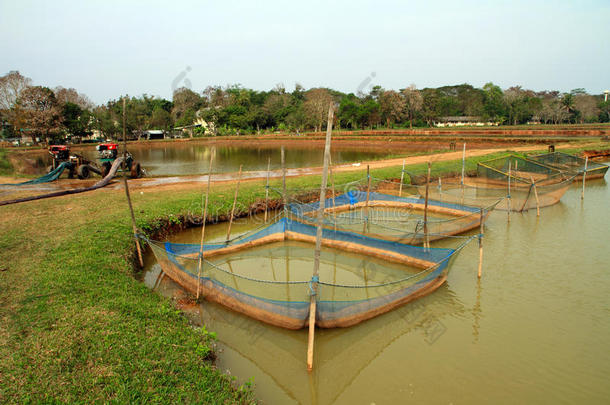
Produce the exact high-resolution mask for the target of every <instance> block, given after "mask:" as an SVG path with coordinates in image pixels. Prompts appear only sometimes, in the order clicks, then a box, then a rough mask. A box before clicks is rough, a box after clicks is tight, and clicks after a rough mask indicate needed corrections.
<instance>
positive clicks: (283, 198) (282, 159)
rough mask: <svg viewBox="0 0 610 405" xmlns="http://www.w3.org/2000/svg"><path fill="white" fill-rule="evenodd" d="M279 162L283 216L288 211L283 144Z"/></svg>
mask: <svg viewBox="0 0 610 405" xmlns="http://www.w3.org/2000/svg"><path fill="white" fill-rule="evenodd" d="M280 162H281V165H282V203H283V204H284V218H285V217H286V213H287V212H288V199H287V197H286V154H285V152H284V145H282V150H281V153H280Z"/></svg>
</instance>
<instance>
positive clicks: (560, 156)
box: [528, 152, 608, 179]
mask: <svg viewBox="0 0 610 405" xmlns="http://www.w3.org/2000/svg"><path fill="white" fill-rule="evenodd" d="M528 159H531V160H534V161H536V162H539V163H541V164H544V165H546V166H549V167H552V168H555V169H557V170H562V171H564V172H567V173H573V174H576V176H577V178H580V179H582V177H583V173H585V172H586V173H587V176H586V178H587V179H595V178H602V177H604V176H605V175H606V172H608V165H605V164H603V163H597V162H592V161H590V160H586V159H583V158H581V157H579V156H575V155H570V154H568V153H563V152H552V153H542V154H540V155H530V156H528Z"/></svg>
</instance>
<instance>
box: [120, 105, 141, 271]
mask: <svg viewBox="0 0 610 405" xmlns="http://www.w3.org/2000/svg"><path fill="white" fill-rule="evenodd" d="M123 184H124V186H125V195H126V196H127V205H129V213H130V214H131V230H132V231H133V238H134V240H135V242H136V250H137V251H138V262H139V264H140V267H144V260H142V248H141V247H140V242H139V241H138V237H137V234H138V228H137V227H136V216H135V215H134V213H133V205H132V204H131V196H130V195H129V186H128V185H127V135H126V132H125V97H123Z"/></svg>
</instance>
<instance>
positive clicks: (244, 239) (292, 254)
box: [141, 217, 476, 329]
mask: <svg viewBox="0 0 610 405" xmlns="http://www.w3.org/2000/svg"><path fill="white" fill-rule="evenodd" d="M315 235H316V227H315V226H313V225H311V224H308V223H304V222H301V221H296V220H293V219H290V218H285V217H284V218H281V219H280V220H279V221H277V222H275V223H273V224H271V225H269V226H266V227H264V228H262V229H259V230H257V231H255V232H252V233H250V234H246V235H243V236H240V237H238V238H235V239H233V240H231V241H230V242H228V243H219V244H205V245H204V246H203V259H201V255H200V249H201V246H200V245H198V244H179V243H170V242H165V243H163V242H158V241H152V240H148V239H146V238H145V237H143V236H141V237H142V238H143V239H145V240H146V241H147V242H148V243H149V245H150V246H151V249H152V251H153V253H154V255H155V257H156V259H157V261H158V262H159V264H160V265H161V267H162V269H163V271H164V272H165V273H166V274H167V275H168V276H169V277H170V278H172V279H173V280H175V281H176V282H178V283H179V284H181V285H182V286H183V287H185V288H186V289H188V290H190V291H191V292H193V293H197V292H199V293H201V294H203V295H204V296H205V297H206V299H209V300H211V301H215V302H218V303H220V304H222V305H224V306H227V307H229V308H231V309H233V310H235V311H238V312H241V313H244V314H246V315H248V316H250V317H253V318H255V319H259V320H261V321H263V322H267V323H270V324H273V325H277V326H280V327H284V328H289V329H299V328H302V327H304V326H306V325H307V322H308V317H309V303H310V297H311V294H312V292H313V291H314V290H313V285H314V284H313V283H317V286H318V288H317V294H316V300H317V307H316V325H318V326H320V327H344V326H350V325H353V324H356V323H359V322H361V321H363V320H366V319H369V318H371V317H374V316H376V315H379V314H381V313H384V312H387V311H390V310H391V309H393V308H395V307H397V306H399V305H402V304H404V303H406V302H408V301H410V300H412V299H415V298H417V297H419V296H421V295H424V294H427V293H429V292H431V291H433V290H435V289H436V288H438V287H439V286H440V285H441V284H442V283H443V282H444V281H445V278H446V275H447V271H448V268H449V265H450V262H451V260H452V259H453V258H454V257H455V256H456V255H457V253H458V252H459V251H460V250H461V249H462V248H463V247H464V246H466V244H467V243H468V242H470V241H471V240H472V239H473V238H476V236H473V237H469V238H463V239H459V240H458V241H459V244H458V243H456V245H458V246H456V247H455V248H423V247H417V246H410V245H406V244H403V243H399V242H393V241H388V240H383V239H377V238H371V237H368V236H365V235H362V234H357V233H351V232H347V231H344V230H335V229H331V228H327V227H325V228H323V232H322V244H323V246H324V247H325V250H323V253H322V256H321V261H323V262H326V263H327V264H328V263H331V262H332V263H333V264H334V266H335V269H338V270H339V271H338V272H337V271H335V274H329V272H328V271H326V272H322V271H321V273H320V275H319V279H314V278H312V276H311V269H312V268H313V267H312V265H309V266H305V265H302V271H296V272H294V271H293V272H292V273H290V272H289V274H287V275H285V274H284V275H282V273H281V272H282V269H281V267H282V264H283V265H284V266H285V265H286V263H287V262H289V261H297V262H298V261H300V262H303V260H304V259H309V260H311V259H312V258H313V249H312V247H313V244H314V243H315ZM278 243H279V244H278ZM287 243H290V244H293V243H301V244H306V246H308V247H303V245H299V246H296V247H295V246H287V245H286V244H287ZM328 249H336V250H338V251H340V253H339V254H337V253H332V252H328ZM252 258H255V259H263V260H270V261H269V262H268V265H262V264H261V262H256V261H252V260H251V259H252ZM374 260H378V261H377V265H374ZM369 262H373V267H371V264H370V263H369ZM200 263H201V268H200V267H199V266H200ZM255 263H258V264H255ZM367 263H369V264H367ZM384 263H388V265H387V266H390V264H391V266H393V267H391V268H389V269H385V270H384V271H381V270H379V269H380V268H384V267H387V266H386V265H385V264H384ZM327 270H328V267H327Z"/></svg>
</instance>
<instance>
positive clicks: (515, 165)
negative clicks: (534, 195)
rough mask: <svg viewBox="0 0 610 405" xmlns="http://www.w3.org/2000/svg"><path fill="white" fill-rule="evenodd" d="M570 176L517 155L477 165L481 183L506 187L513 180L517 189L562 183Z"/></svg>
mask: <svg viewBox="0 0 610 405" xmlns="http://www.w3.org/2000/svg"><path fill="white" fill-rule="evenodd" d="M569 177H570V176H568V175H566V174H565V173H564V172H562V171H561V170H558V169H556V168H553V167H550V166H547V165H544V164H542V163H539V162H535V161H533V160H530V159H526V158H523V157H521V156H517V155H508V156H503V157H499V158H496V159H491V160H487V161H485V162H479V163H478V164H477V178H478V181H479V182H487V183H489V184H490V185H500V186H504V185H505V184H508V179H509V178H510V180H511V186H513V187H515V188H528V187H529V186H530V185H531V184H532V183H534V182H535V183H536V184H537V185H547V184H555V183H561V182H562V181H563V180H566V179H567V178H569Z"/></svg>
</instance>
